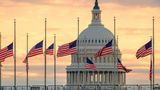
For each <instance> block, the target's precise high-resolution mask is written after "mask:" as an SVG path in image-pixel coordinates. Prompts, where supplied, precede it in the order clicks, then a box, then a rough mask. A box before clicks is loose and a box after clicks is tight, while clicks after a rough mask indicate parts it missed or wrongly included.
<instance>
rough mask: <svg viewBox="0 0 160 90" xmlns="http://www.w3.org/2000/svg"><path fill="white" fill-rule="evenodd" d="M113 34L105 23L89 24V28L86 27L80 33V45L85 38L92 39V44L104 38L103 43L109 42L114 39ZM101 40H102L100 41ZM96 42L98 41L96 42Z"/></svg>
mask: <svg viewBox="0 0 160 90" xmlns="http://www.w3.org/2000/svg"><path fill="white" fill-rule="evenodd" d="M113 37H114V36H113V34H112V32H111V31H109V30H108V29H107V28H105V27H104V26H103V25H95V26H94V25H89V27H88V28H86V29H85V30H84V31H83V32H82V33H81V34H80V35H79V40H80V45H81V44H82V43H83V41H85V40H91V41H90V42H92V41H93V42H92V44H94V42H95V41H96V40H97V41H99V40H102V43H103V42H104V43H106V42H109V41H110V40H112V39H113ZM100 42H101V41H100ZM95 43H96V42H95Z"/></svg>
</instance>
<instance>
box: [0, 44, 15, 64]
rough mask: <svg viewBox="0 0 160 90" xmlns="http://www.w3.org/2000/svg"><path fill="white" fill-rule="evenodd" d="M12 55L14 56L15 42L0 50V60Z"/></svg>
mask: <svg viewBox="0 0 160 90" xmlns="http://www.w3.org/2000/svg"><path fill="white" fill-rule="evenodd" d="M11 56H13V43H11V44H9V45H8V46H7V47H5V48H3V49H1V50H0V62H3V61H4V60H5V59H6V58H8V57H11Z"/></svg>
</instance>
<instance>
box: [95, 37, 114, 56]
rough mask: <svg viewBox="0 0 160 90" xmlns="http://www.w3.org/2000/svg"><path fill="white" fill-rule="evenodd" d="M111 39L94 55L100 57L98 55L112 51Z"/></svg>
mask: <svg viewBox="0 0 160 90" xmlns="http://www.w3.org/2000/svg"><path fill="white" fill-rule="evenodd" d="M112 41H113V40H111V41H110V42H109V43H107V44H106V45H105V46H104V47H103V48H102V49H100V50H99V51H98V52H97V53H96V55H95V57H100V56H104V55H108V54H111V53H112Z"/></svg>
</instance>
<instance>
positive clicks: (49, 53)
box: [46, 43, 54, 55]
mask: <svg viewBox="0 0 160 90" xmlns="http://www.w3.org/2000/svg"><path fill="white" fill-rule="evenodd" d="M46 54H47V55H54V43H53V44H51V45H50V46H49V47H48V48H47V50H46Z"/></svg>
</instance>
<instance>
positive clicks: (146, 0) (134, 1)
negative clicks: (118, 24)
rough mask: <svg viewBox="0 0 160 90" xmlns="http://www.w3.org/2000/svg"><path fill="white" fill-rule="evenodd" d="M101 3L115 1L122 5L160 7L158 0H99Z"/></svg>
mask: <svg viewBox="0 0 160 90" xmlns="http://www.w3.org/2000/svg"><path fill="white" fill-rule="evenodd" d="M101 2H102V3H104V2H105V3H116V4H120V5H123V6H134V7H135V6H138V7H160V1H159V0H107V1H106V0H101Z"/></svg>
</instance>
